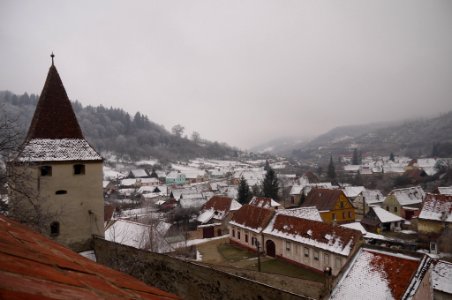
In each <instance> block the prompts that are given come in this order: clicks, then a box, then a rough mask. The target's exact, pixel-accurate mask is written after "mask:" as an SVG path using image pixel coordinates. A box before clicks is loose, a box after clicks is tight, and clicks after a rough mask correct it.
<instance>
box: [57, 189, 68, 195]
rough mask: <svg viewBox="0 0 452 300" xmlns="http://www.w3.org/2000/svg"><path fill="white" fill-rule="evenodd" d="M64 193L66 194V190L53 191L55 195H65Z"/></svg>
mask: <svg viewBox="0 0 452 300" xmlns="http://www.w3.org/2000/svg"><path fill="white" fill-rule="evenodd" d="M65 194H67V191H66V190H58V191H56V192H55V195H65Z"/></svg>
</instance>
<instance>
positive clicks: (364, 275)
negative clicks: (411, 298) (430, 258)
mask: <svg viewBox="0 0 452 300" xmlns="http://www.w3.org/2000/svg"><path fill="white" fill-rule="evenodd" d="M419 265H420V260H419V259H418V258H414V257H410V256H407V255H402V254H394V253H390V252H383V251H377V250H370V249H364V248H362V249H361V250H360V251H359V252H358V253H357V254H356V255H355V258H354V259H353V261H352V263H351V264H350V266H349V267H348V269H347V270H346V271H345V273H344V275H343V277H342V278H341V280H340V281H339V282H338V284H337V286H336V287H335V288H334V290H333V293H332V294H331V297H330V299H357V300H361V299H369V298H372V299H376V300H377V299H402V297H403V296H404V294H405V292H406V291H407V289H408V287H409V285H410V283H411V281H412V278H414V277H415V276H414V275H415V273H416V271H417V270H418V267H419Z"/></svg>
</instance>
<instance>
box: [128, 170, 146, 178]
mask: <svg viewBox="0 0 452 300" xmlns="http://www.w3.org/2000/svg"><path fill="white" fill-rule="evenodd" d="M130 173H131V175H132V176H133V177H135V178H142V177H149V175H148V173H147V172H146V170H145V169H135V170H131V171H130Z"/></svg>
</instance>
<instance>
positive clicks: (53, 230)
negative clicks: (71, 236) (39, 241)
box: [50, 222, 60, 236]
mask: <svg viewBox="0 0 452 300" xmlns="http://www.w3.org/2000/svg"><path fill="white" fill-rule="evenodd" d="M58 235H60V223H59V222H52V224H50V236H58Z"/></svg>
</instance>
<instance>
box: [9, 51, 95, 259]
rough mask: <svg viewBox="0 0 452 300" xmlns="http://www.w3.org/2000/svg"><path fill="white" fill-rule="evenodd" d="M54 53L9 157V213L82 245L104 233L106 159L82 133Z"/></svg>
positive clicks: (61, 239) (58, 238)
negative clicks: (26, 127)
mask: <svg viewBox="0 0 452 300" xmlns="http://www.w3.org/2000/svg"><path fill="white" fill-rule="evenodd" d="M51 56H52V65H51V66H50V69H49V73H48V75H47V79H46V82H45V84H44V88H43V90H42V93H41V96H40V97H39V101H38V104H37V106H36V110H35V113H34V116H33V120H32V122H31V125H30V128H29V130H28V134H27V137H26V139H25V141H24V143H23V144H22V146H21V147H20V150H19V154H18V155H17V156H16V158H15V159H14V160H13V161H10V162H9V166H8V169H9V170H8V176H9V186H10V201H9V203H10V215H11V216H12V217H15V218H17V219H19V220H20V221H22V222H24V223H28V224H30V225H31V226H33V227H35V228H36V229H37V230H39V231H41V232H42V233H44V234H47V235H48V236H50V237H51V238H53V239H55V240H56V241H58V242H59V243H61V244H63V245H65V246H68V247H69V248H71V249H73V250H74V251H83V250H88V249H90V247H91V240H92V236H93V235H98V236H102V237H103V236H104V225H103V218H104V200H103V190H102V166H103V159H102V157H101V156H100V155H99V154H98V153H97V152H96V151H95V150H94V149H93V148H92V147H91V145H89V144H88V142H87V141H86V140H85V138H84V137H83V134H82V131H81V129H80V126H79V124H78V121H77V118H76V116H75V113H74V111H73V109H72V105H71V102H70V101H69V98H68V96H67V94H66V91H65V89H64V86H63V83H62V81H61V79H60V76H59V74H58V71H57V69H56V67H55V65H54V63H53V58H54V55H53V53H52V55H51Z"/></svg>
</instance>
